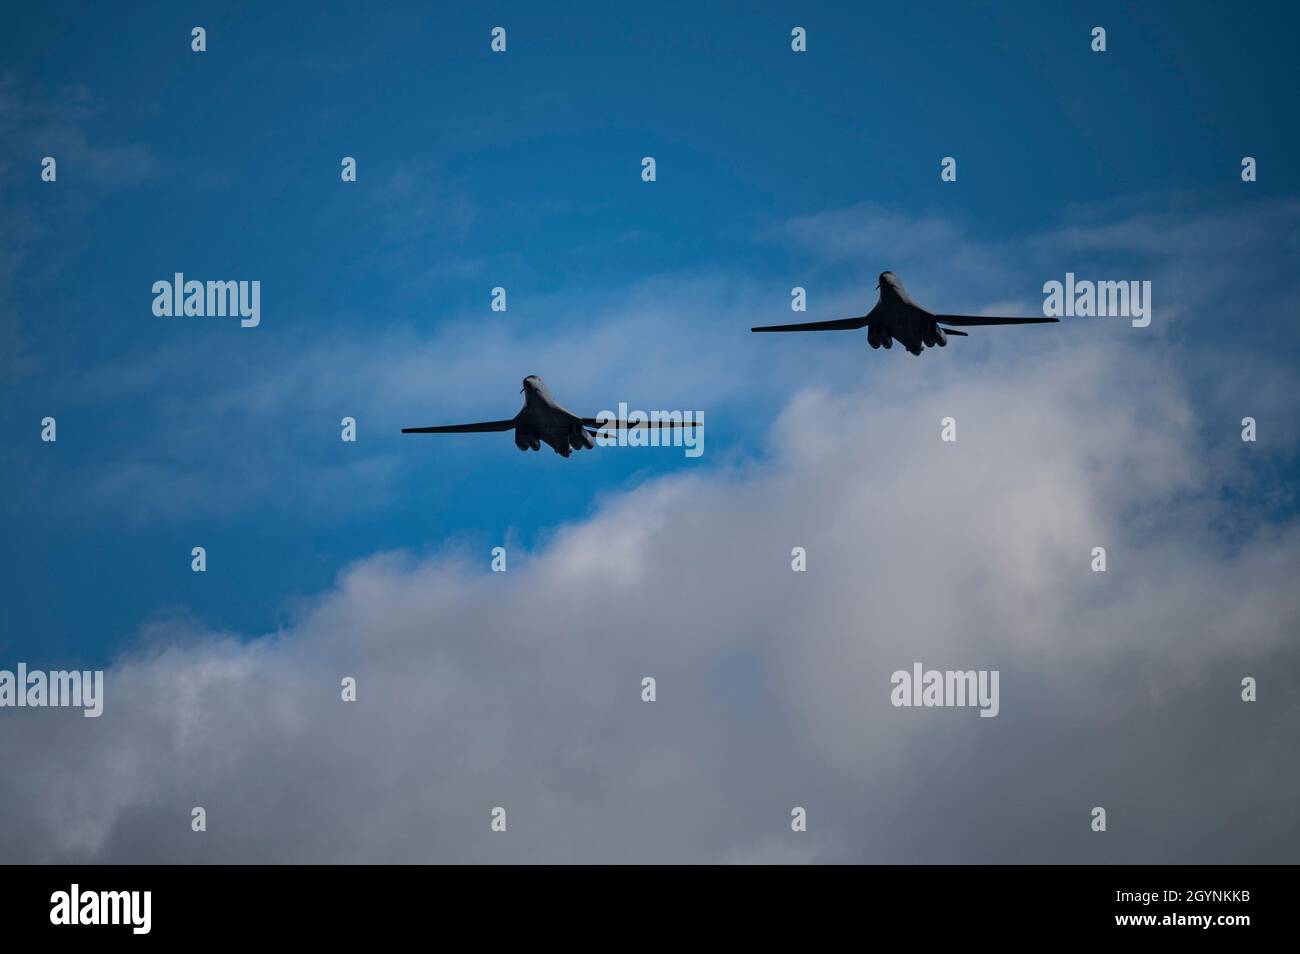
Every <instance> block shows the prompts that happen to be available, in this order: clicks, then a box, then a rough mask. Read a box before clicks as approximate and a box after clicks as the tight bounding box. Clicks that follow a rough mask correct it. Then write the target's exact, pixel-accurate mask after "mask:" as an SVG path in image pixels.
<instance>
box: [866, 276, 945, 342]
mask: <svg viewBox="0 0 1300 954" xmlns="http://www.w3.org/2000/svg"><path fill="white" fill-rule="evenodd" d="M867 340H868V342H869V343H870V344H871V346H872V347H873V348H879V347H882V346H883V347H885V348H888V347H890V346H891V345H892V343H893V342H894V341H897V342H898V343H899V344H901V345H902V346H903V347H904V348H906V349H907V350H908V351H910V352H911V353H912V354H920V353H921V351H922V349H923V348H926V347H928V346H930V345H935V344H937V345H939V346H940V347H943V346H944V345H946V344H947V343H948V338H947V336H946V335H945V334H944V333H943V330H942V329H941V328H940V327H939V324H938V321H937V320H936V318H935V316H934V313H933V312H930V311H927V310H926V309H924V308H922V307H921V306H920V305H918V304H917V303H916V302H914V301H912V297H911V296H910V295H909V294H908V293H907V290H906V289H905V288H903V283H902V282H900V281H898V279H897V278H894V277H892V276H890V277H888V278H886V277H885V276H881V283H880V301H879V302H878V303H877V305H876V307H875V308H874V309H872V312H871V316H870V319H869V320H868V322H867Z"/></svg>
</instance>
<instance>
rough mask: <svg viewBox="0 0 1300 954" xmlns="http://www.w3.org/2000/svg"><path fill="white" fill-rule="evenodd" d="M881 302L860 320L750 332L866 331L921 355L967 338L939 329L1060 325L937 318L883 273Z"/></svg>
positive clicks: (870, 339)
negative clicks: (954, 338)
mask: <svg viewBox="0 0 1300 954" xmlns="http://www.w3.org/2000/svg"><path fill="white" fill-rule="evenodd" d="M876 287H877V288H879V289H880V300H879V301H878V302H876V307H875V308H872V309H871V311H870V312H868V313H867V314H865V315H863V316H862V317H861V318H840V319H837V320H835V321H808V322H804V323H803V324H798V325H761V326H759V327H757V328H750V329H749V330H750V331H850V330H853V329H856V328H866V329H867V344H869V345H871V347H873V348H879V347H881V346H884V347H886V348H890V347H893V344H894V339H895V338H897V339H898V341H899V343H900V344H901V345H902V346H903V347H904V348H906V349H907V350H908V351H909V352H911V353H912V354H920V353H921V346H922V345H924V346H925V347H927V348H933V347H934V346H935V345H938V346H939V347H941V348H943V347H946V346H947V344H948V335H959V336H960V337H962V338H965V337H968V335H967V334H966V332H964V331H957V330H956V329H955V328H941V327H940V325H955V326H956V327H959V328H966V327H982V326H984V325H1042V324H1050V323H1052V322H1055V321H1059V319H1057V318H997V317H983V316H977V315H936V314H935V313H934V312H932V311H927V310H926V309H924V308H922V307H921V306H920V305H918V304H917V303H916V302H914V301H912V296H910V295H909V294H908V293H907V290H906V289H905V288H903V283H902V282H900V281H899V280H898V276H897V275H895V274H894V273H893V272H881V273H880V281H879V282H877V283H876Z"/></svg>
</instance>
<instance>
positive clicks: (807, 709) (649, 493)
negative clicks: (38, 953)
mask: <svg viewBox="0 0 1300 954" xmlns="http://www.w3.org/2000/svg"><path fill="white" fill-rule="evenodd" d="M917 367H918V365H915V364H912V363H909V362H891V363H889V364H886V365H881V370H880V377H881V378H882V380H881V381H879V386H878V387H875V388H873V389H872V390H870V391H869V392H868V391H865V390H846V389H827V390H807V391H804V392H802V393H800V394H798V395H796V396H795V397H794V398H793V399H792V400H791V402H790V403H789V405H788V407H787V408H786V409H785V411H784V413H783V414H782V416H781V418H780V420H779V421H778V422H777V424H776V426H775V427H774V429H773V432H772V436H771V443H770V450H769V453H768V455H767V456H766V457H765V459H764V460H763V461H762V462H748V463H743V462H740V463H736V464H735V465H734V466H731V467H725V468H724V467H719V466H714V467H713V468H711V469H709V470H707V471H704V472H695V473H693V474H692V475H689V476H675V477H669V478H664V479H660V480H657V481H654V482H651V483H649V484H646V485H644V486H642V487H641V488H639V489H637V490H636V491H635V492H632V493H626V494H616V495H612V496H611V497H609V498H608V499H607V500H606V501H605V503H604V504H603V506H602V507H601V508H600V509H599V511H598V512H597V513H596V514H595V515H594V516H593V517H592V518H591V519H589V520H586V521H581V522H577V523H574V524H571V525H568V526H565V527H562V528H559V529H558V530H557V532H556V533H555V534H554V535H553V537H552V539H551V540H550V542H549V543H548V544H546V545H545V546H544V547H542V548H540V549H539V550H537V551H535V552H532V553H513V554H512V557H511V564H510V566H511V569H510V571H509V572H508V573H507V574H504V575H499V574H497V575H494V574H490V573H487V572H486V571H485V570H483V569H482V567H483V565H484V563H485V559H484V558H483V555H482V554H474V555H466V554H458V553H444V554H439V555H434V556H430V557H426V558H423V559H417V558H415V557H411V556H403V555H396V554H394V555H386V556H382V557H377V558H374V559H371V560H367V561H363V562H361V563H358V564H356V565H354V566H353V567H351V568H350V569H349V570H348V571H347V572H346V573H344V574H343V575H342V576H341V578H340V579H339V581H338V584H337V586H336V587H334V588H332V589H331V590H330V591H328V592H326V593H324V594H322V595H321V596H320V598H319V599H318V600H317V601H315V602H314V603H313V604H312V605H311V606H309V607H307V608H305V609H304V610H303V611H302V612H301V614H300V615H299V616H298V618H296V619H295V621H294V622H293V623H292V624H291V625H290V626H288V627H287V628H286V629H285V630H284V631H283V632H279V633H276V634H273V635H270V636H263V637H260V638H253V639H248V638H232V637H231V636H229V635H222V634H205V633H203V632H202V631H197V632H196V631H195V630H194V628H193V627H192V626H191V625H188V624H186V625H182V624H175V623H160V624H157V625H156V626H155V627H154V628H153V629H152V630H151V631H150V632H148V633H147V634H146V640H145V645H144V647H143V648H140V649H137V650H135V651H133V652H131V653H129V654H127V655H126V656H124V657H123V658H122V659H121V660H120V661H119V662H118V663H117V664H116V665H115V666H114V667H113V668H112V670H111V671H110V673H109V674H108V677H107V692H108V697H107V702H106V707H105V713H104V715H103V717H102V718H100V719H98V720H88V719H82V718H80V717H79V716H78V715H77V714H75V713H66V712H51V711H48V710H46V711H33V710H27V711H23V712H15V711H14V710H8V711H6V712H5V713H4V717H3V718H0V751H4V752H5V753H7V759H8V760H9V761H8V764H7V765H6V783H5V785H4V786H3V787H2V788H0V817H3V818H4V819H5V823H4V825H3V826H0V856H3V857H5V858H7V859H10V860H14V861H22V860H68V859H75V860H94V861H452V860H458V861H493V860H517V861H587V860H618V861H630V860H638V861H742V862H744V861H756V860H757V861H764V860H775V861H808V860H827V861H834V860H868V861H1035V860H1036V861H1094V860H1116V861H1135V860H1144V861H1193V860H1194V861H1243V860H1249V861H1261V860H1290V861H1294V860H1295V857H1296V848H1297V833H1298V831H1297V823H1296V820H1295V818H1294V813H1293V812H1292V811H1291V805H1292V802H1293V799H1292V798H1291V794H1290V793H1292V792H1294V790H1295V785H1296V777H1295V768H1294V759H1292V758H1291V753H1293V752H1294V743H1295V732H1296V727H1297V723H1298V720H1300V705H1298V704H1297V703H1296V701H1295V695H1294V693H1292V692H1291V691H1290V690H1289V686H1291V685H1293V684H1294V679H1295V678H1296V677H1297V676H1300V667H1297V665H1296V659H1295V655H1294V652H1293V650H1292V649H1291V643H1290V640H1291V637H1292V634H1293V633H1294V631H1295V629H1296V625H1297V623H1298V622H1300V598H1298V597H1297V595H1296V590H1295V588H1294V586H1293V581H1292V577H1293V575H1294V574H1293V570H1294V560H1293V559H1292V557H1293V555H1294V553H1295V552H1296V547H1297V544H1298V543H1300V528H1297V526H1296V524H1295V522H1294V521H1293V520H1292V521H1288V522H1286V523H1285V524H1282V525H1274V526H1268V525H1266V524H1264V523H1263V521H1260V520H1255V521H1252V520H1251V519H1250V517H1251V511H1250V508H1249V507H1247V506H1241V505H1239V506H1238V508H1237V510H1236V514H1237V516H1238V519H1240V520H1242V521H1243V522H1250V523H1251V524H1252V526H1253V528H1254V529H1252V530H1250V532H1246V533H1242V534H1240V535H1238V536H1237V538H1236V539H1235V540H1234V541H1233V543H1232V544H1231V546H1228V545H1225V544H1224V543H1222V542H1221V541H1220V540H1219V539H1218V538H1217V537H1216V536H1215V535H1213V534H1212V533H1210V532H1208V530H1207V529H1206V528H1207V526H1208V525H1211V524H1212V523H1213V522H1214V520H1215V519H1216V515H1217V514H1219V513H1221V511H1222V509H1223V505H1222V504H1221V503H1220V502H1219V499H1218V492H1219V489H1220V486H1221V483H1222V481H1224V480H1228V481H1231V480H1233V479H1234V478H1235V477H1236V476H1238V475H1240V473H1241V472H1242V470H1243V467H1242V465H1241V464H1240V463H1238V464H1225V465H1224V466H1225V469H1223V470H1215V471H1209V470H1206V469H1203V468H1201V467H1198V461H1200V460H1202V459H1203V457H1204V446H1203V440H1204V438H1203V435H1202V433H1201V428H1200V424H1199V422H1198V421H1197V419H1196V418H1195V416H1194V415H1192V414H1190V413H1189V410H1188V408H1189V401H1188V396H1187V394H1186V391H1185V384H1184V382H1183V380H1182V378H1181V377H1180V376H1179V375H1178V374H1177V373H1176V372H1174V371H1173V370H1172V369H1171V368H1170V367H1169V366H1167V365H1166V364H1162V363H1161V356H1160V355H1159V354H1158V353H1156V352H1150V351H1144V350H1140V349H1139V350H1134V349H1131V348H1126V347H1123V346H1121V345H1118V344H1116V343H1115V342H1113V341H1112V342H1107V343H1103V344H1100V345H1097V346H1089V347H1082V348H1072V349H1069V348H1063V347H1062V348H1056V349H1053V350H1051V352H1050V353H1048V354H1046V355H1044V356H1042V360H1041V361H1038V362H1026V361H1023V360H1020V359H1019V358H1017V357H1014V356H1010V355H1007V356H1004V357H1000V358H996V359H993V360H992V361H991V362H990V364H989V366H988V368H987V370H986V371H985V372H984V373H982V374H979V375H978V376H976V375H970V374H958V373H947V372H939V373H935V374H933V375H931V374H922V373H918V372H917V371H916V370H915V369H916V368H917ZM930 367H932V368H936V369H938V368H941V367H942V366H941V365H940V364H937V363H933V364H931V365H930ZM945 415H952V416H955V417H956V418H957V420H958V442H957V443H956V444H945V443H943V442H941V441H940V440H939V418H940V417H941V416H945ZM1242 453H1246V451H1245V450H1243V451H1242ZM795 545H799V546H804V547H806V548H807V550H808V567H809V568H808V572H807V573H804V574H796V573H792V572H791V570H790V565H789V561H790V549H791V547H793V546H795ZM1094 545H1105V546H1107V547H1108V550H1109V563H1110V570H1109V572H1108V573H1106V574H1104V575H1102V574H1094V573H1092V572H1090V570H1089V567H1088V564H1089V558H1090V550H1091V547H1093V546H1094ZM913 661H921V662H923V663H925V664H926V665H927V666H934V667H936V668H991V669H999V670H1001V672H1002V682H1001V692H1002V698H1001V715H1000V716H999V717H998V718H996V719H979V718H976V717H975V714H974V712H972V711H953V710H903V709H895V708H893V707H891V706H890V705H889V702H888V695H889V675H890V673H891V672H892V671H893V670H895V669H898V668H906V667H907V666H909V665H910V664H911V663H912V662H913ZM29 662H30V663H31V664H32V665H38V664H39V660H29ZM344 675H355V676H356V677H357V678H358V680H359V696H360V699H359V701H358V702H357V703H356V704H351V705H349V704H344V703H342V702H341V701H340V700H339V695H338V693H339V689H338V686H339V680H340V679H341V678H342V677H343V676H344ZM643 675H654V676H655V677H656V678H657V680H658V687H659V690H658V691H659V701H658V702H656V703H654V704H646V703H642V702H640V700H639V684H640V679H641V677H642V676H643ZM1243 675H1255V676H1256V677H1258V678H1259V679H1260V684H1261V699H1260V701H1259V702H1258V703H1255V704H1253V705H1248V704H1245V703H1242V702H1241V701H1239V698H1238V693H1239V689H1238V684H1239V680H1240V678H1241V676H1243ZM64 716H69V717H68V718H64ZM73 716H76V717H73ZM1097 804H1101V805H1104V806H1106V807H1107V808H1108V810H1109V812H1110V825H1111V831H1110V832H1108V833H1107V834H1105V835H1096V834H1093V833H1091V832H1090V831H1089V830H1088V824H1087V822H1088V812H1089V810H1090V809H1091V808H1092V806H1093V805H1097ZM193 805H203V806H204V807H205V808H207V810H208V818H209V831H208V832H207V833H205V834H194V833H192V832H191V831H190V830H189V810H190V808H191V807H192V806H193ZM496 805H503V806H505V807H507V809H508V811H509V819H510V829H509V831H508V833H506V834H504V835H500V834H493V833H491V832H490V831H489V829H488V818H489V815H488V813H489V811H490V809H491V808H492V807H493V806H496ZM794 805H802V806H805V807H806V808H808V811H809V826H810V829H809V832H808V833H807V834H794V833H792V832H790V830H789V817H790V815H789V813H790V809H791V807H792V806H794Z"/></svg>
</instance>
